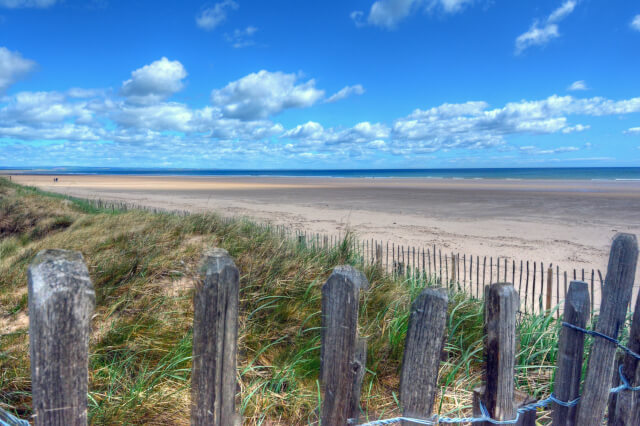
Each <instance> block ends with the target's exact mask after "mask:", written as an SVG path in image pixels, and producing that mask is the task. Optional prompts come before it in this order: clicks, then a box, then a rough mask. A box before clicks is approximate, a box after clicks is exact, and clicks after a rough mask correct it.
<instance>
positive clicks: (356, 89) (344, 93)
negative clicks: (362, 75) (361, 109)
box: [325, 84, 364, 103]
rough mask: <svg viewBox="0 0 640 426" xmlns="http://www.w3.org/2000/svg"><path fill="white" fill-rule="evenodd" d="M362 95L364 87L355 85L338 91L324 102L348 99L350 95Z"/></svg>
mask: <svg viewBox="0 0 640 426" xmlns="http://www.w3.org/2000/svg"><path fill="white" fill-rule="evenodd" d="M362 94H364V87H362V85H361V84H356V85H354V86H345V87H343V88H342V89H340V90H338V91H337V92H336V93H334V94H333V95H331V96H329V97H328V98H327V99H326V100H325V102H327V103H331V102H337V101H339V100H342V99H344V98H348V97H349V96H351V95H362Z"/></svg>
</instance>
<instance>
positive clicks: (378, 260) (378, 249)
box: [376, 243, 382, 268]
mask: <svg viewBox="0 0 640 426" xmlns="http://www.w3.org/2000/svg"><path fill="white" fill-rule="evenodd" d="M376 265H378V267H379V268H382V245H381V244H378V243H376Z"/></svg>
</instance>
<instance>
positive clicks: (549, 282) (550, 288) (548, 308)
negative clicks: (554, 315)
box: [545, 265, 553, 314]
mask: <svg viewBox="0 0 640 426" xmlns="http://www.w3.org/2000/svg"><path fill="white" fill-rule="evenodd" d="M552 295H553V266H551V265H549V269H547V300H546V307H545V308H546V311H547V312H549V314H550V311H551V296H552Z"/></svg>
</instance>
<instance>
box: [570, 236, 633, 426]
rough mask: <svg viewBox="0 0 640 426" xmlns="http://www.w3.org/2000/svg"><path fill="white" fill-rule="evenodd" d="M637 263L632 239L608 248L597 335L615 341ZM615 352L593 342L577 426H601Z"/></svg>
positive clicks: (607, 345)
mask: <svg viewBox="0 0 640 426" xmlns="http://www.w3.org/2000/svg"><path fill="white" fill-rule="evenodd" d="M637 261H638V242H637V240H636V237H635V235H631V234H623V233H620V234H617V235H616V237H615V238H614V240H613V244H612V245H611V253H610V255H609V265H608V267H607V276H606V278H605V285H604V289H603V294H602V304H601V305H600V317H599V318H598V323H597V324H596V331H597V332H599V333H602V334H604V335H606V336H609V337H611V338H613V339H617V338H618V333H619V331H620V329H621V328H622V326H623V325H624V320H625V315H626V312H627V306H629V300H630V299H631V291H632V289H633V279H634V276H635V273H636V263H637ZM616 349H617V347H616V345H615V344H613V343H611V342H609V341H607V340H605V339H602V338H598V337H596V338H594V340H593V344H592V345H591V356H590V357H589V367H588V369H587V376H586V378H585V382H584V391H583V393H582V397H581V399H580V404H579V406H578V419H577V423H576V424H578V425H580V426H596V425H600V424H602V419H603V418H604V411H605V408H606V405H607V400H608V399H609V385H610V383H611V377H612V374H613V369H614V357H615V353H616Z"/></svg>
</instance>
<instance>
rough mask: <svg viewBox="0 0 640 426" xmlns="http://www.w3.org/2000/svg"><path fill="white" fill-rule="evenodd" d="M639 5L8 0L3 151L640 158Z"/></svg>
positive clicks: (82, 156) (544, 162) (72, 155)
mask: <svg viewBox="0 0 640 426" xmlns="http://www.w3.org/2000/svg"><path fill="white" fill-rule="evenodd" d="M639 53H640V3H638V2H632V1H619V2H618V1H617V2H606V1H604V0H575V1H574V0H561V1H558V0H554V1H550V0H549V1H548V0H541V1H509V0H378V1H372V0H358V1H335V2H332V1H323V2H316V1H269V2H267V1H247V0H222V1H213V2H202V1H180V2H177V1H175V2H170V1H110V0H94V1H73V0H0V167H12V166H62V165H66V166H110V167H114V166H123V167H133V166H137V167H198V168H226V169H228V168H237V169H247V168H363V167H369V168H391V167H419V168H432V167H513V166H523V167H540V166H638V165H640V78H638V75H640V54H639Z"/></svg>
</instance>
